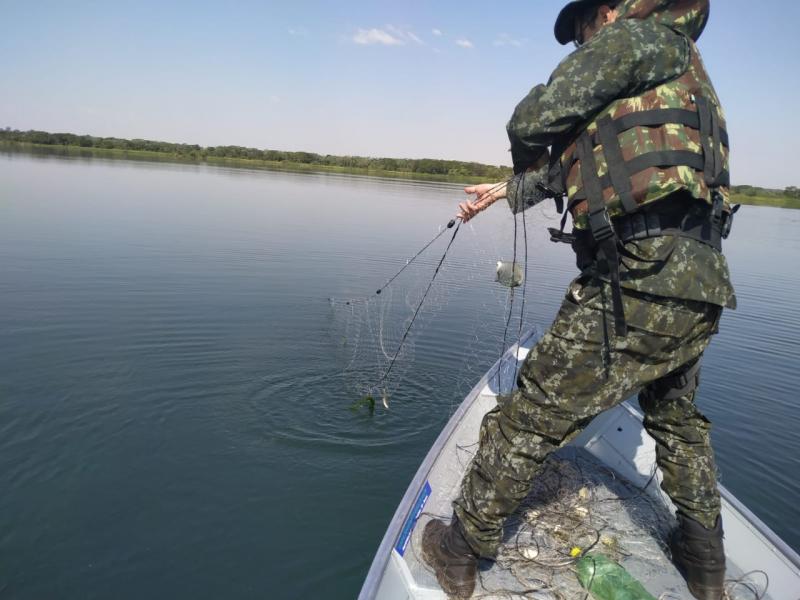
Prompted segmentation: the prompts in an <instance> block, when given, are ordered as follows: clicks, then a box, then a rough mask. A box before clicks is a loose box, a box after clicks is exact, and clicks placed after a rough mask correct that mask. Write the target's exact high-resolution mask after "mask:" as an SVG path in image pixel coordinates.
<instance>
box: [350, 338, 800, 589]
mask: <svg viewBox="0 0 800 600" xmlns="http://www.w3.org/2000/svg"><path fill="white" fill-rule="evenodd" d="M538 338H539V335H538V333H537V332H536V331H535V330H534V331H531V332H529V333H528V334H527V335H525V336H523V338H522V340H521V341H520V343H519V344H517V345H515V346H513V347H512V348H511V349H510V350H509V351H508V352H507V353H506V355H505V356H504V357H503V358H502V359H501V360H500V361H498V363H497V364H495V366H494V367H493V368H492V369H491V370H490V371H489V372H488V373H487V374H486V375H485V376H484V377H483V378H482V379H481V381H480V382H478V384H477V385H476V386H475V387H474V388H473V390H472V391H471V392H470V393H469V394H468V395H467V397H466V398H465V400H464V402H463V403H462V404H461V406H460V407H459V409H458V410H457V411H456V412H455V414H454V415H453V416H452V418H451V419H450V421H449V422H448V424H447V425H446V427H445V428H444V430H443V431H442V433H441V434H440V435H439V438H438V439H437V440H436V443H435V444H434V445H433V447H432V448H431V450H430V452H429V453H428V455H427V457H426V458H425V460H424V461H423V463H422V465H421V466H420V468H419V470H418V471H417V474H416V476H415V477H414V479H413V481H412V482H411V485H410V486H409V487H408V490H407V491H406V493H405V496H404V497H403V499H402V501H401V502H400V505H399V507H398V508H397V511H396V512H395V515H394V518H393V519H392V521H391V523H390V524H389V528H388V529H387V531H386V535H385V536H384V538H383V541H382V542H381V544H380V547H379V548H378V551H377V553H376V555H375V558H374V560H373V562H372V566H371V568H370V570H369V573H368V575H367V578H366V580H365V581H364V585H363V588H362V590H361V594H360V595H359V598H360V600H372V599H377V600H407V599H424V600H434V599H442V598H445V597H446V596H445V594H444V593H443V592H442V590H441V588H440V587H439V586H438V584H437V582H436V579H435V578H434V576H433V574H432V572H431V571H430V569H429V568H428V567H427V566H426V565H425V564H424V563H423V562H422V561H421V558H420V556H421V553H420V551H419V547H420V544H419V538H420V535H421V532H422V529H423V528H424V525H425V523H426V522H427V521H428V520H429V519H430V518H432V517H433V516H437V517H439V518H444V519H449V517H450V515H451V514H452V508H451V503H452V501H453V499H454V498H455V497H456V495H457V493H458V489H459V484H460V481H461V478H462V476H463V474H464V472H465V469H466V467H467V465H468V463H469V460H470V457H471V452H472V449H473V448H474V447H475V446H476V444H477V439H478V431H479V427H480V423H481V419H482V418H483V415H484V414H485V413H486V412H487V411H488V410H490V409H491V408H492V407H493V406H494V405H495V403H496V397H497V395H498V393H501V392H502V393H507V392H508V391H509V390H510V389H511V387H512V386H513V385H514V381H515V379H516V377H515V375H516V372H517V368H518V366H519V364H520V363H521V361H522V360H523V359H524V358H525V356H526V355H527V353H528V351H529V350H530V348H531V347H532V346H533V345H534V344H535V342H536V341H537V340H538ZM659 482H660V473H659V472H658V470H657V468H656V466H655V442H654V441H653V440H652V438H650V437H649V435H647V433H646V432H645V430H644V428H643V427H642V417H641V414H640V413H639V412H638V410H637V408H635V407H634V404H632V403H631V402H630V401H628V402H625V403H623V404H621V405H619V406H618V407H616V408H614V409H612V410H609V411H607V412H605V413H603V414H601V415H600V416H598V417H597V418H596V419H595V420H594V421H593V422H592V423H591V424H590V425H589V426H588V427H587V428H586V429H585V430H584V431H583V432H582V433H581V434H580V435H579V436H578V437H576V438H575V439H574V440H572V441H571V443H570V444H569V445H568V446H567V447H565V448H563V449H562V450H560V451H559V452H558V453H556V455H555V456H554V457H553V458H552V459H550V460H549V461H548V463H546V468H545V471H544V473H543V474H542V476H541V477H540V478H538V479H537V484H536V485H535V486H534V490H533V491H532V493H531V496H530V497H529V498H528V500H527V501H526V502H525V503H523V507H521V509H520V510H519V511H518V512H517V513H516V514H515V516H514V517H512V518H511V519H509V525H507V527H506V531H505V533H504V543H503V546H502V548H501V551H500V554H499V555H498V561H497V562H496V563H488V562H487V563H486V564H485V565H482V567H481V572H480V580H479V582H478V585H477V586H476V590H475V593H474V596H473V597H475V598H553V599H566V600H571V599H572V598H577V599H578V600H583V599H584V598H587V597H588V595H587V593H586V592H585V591H584V590H583V589H582V588H581V587H580V584H579V583H578V579H577V576H576V573H575V564H576V562H577V560H579V557H580V556H581V555H583V554H586V553H600V554H604V555H606V556H609V557H610V558H612V559H614V560H616V561H617V562H619V563H620V564H621V565H622V566H623V567H624V568H625V569H626V570H627V571H628V572H629V573H630V574H631V575H632V576H633V577H635V578H636V579H638V580H639V581H640V582H641V583H642V584H643V585H644V587H645V588H646V589H647V590H648V591H649V592H650V593H651V594H652V595H653V596H654V597H655V598H659V599H660V600H661V599H663V600H677V599H686V600H692V597H691V595H690V594H689V592H688V589H687V588H686V584H685V583H684V581H683V579H682V577H681V576H680V574H679V573H678V572H677V570H676V569H675V568H674V566H673V565H672V563H671V561H670V558H669V551H668V550H667V545H666V543H665V540H666V537H667V536H668V534H669V530H670V529H671V528H672V527H673V526H674V517H673V516H672V514H673V510H672V509H673V507H672V504H671V503H670V501H669V499H668V498H667V497H666V495H665V494H664V493H663V492H662V491H661V489H660V487H659V485H658V484H659ZM720 491H721V494H722V520H723V527H724V530H725V550H726V555H727V573H726V580H727V584H726V591H727V597H728V598H730V599H732V600H739V599H741V600H745V599H747V600H755V599H758V600H761V599H764V600H767V599H771V600H800V556H798V554H797V553H796V552H794V551H793V550H792V549H791V548H790V547H789V546H788V545H786V544H785V543H784V542H783V541H782V540H781V539H780V538H779V537H778V536H777V535H776V534H775V533H774V532H773V531H771V530H770V529H769V528H768V527H767V526H766V525H765V524H764V523H763V522H762V521H760V520H759V519H758V517H756V516H755V515H754V514H753V513H752V512H751V511H750V510H748V509H747V508H746V507H745V506H744V505H742V503H741V502H739V501H738V500H737V499H736V498H735V497H734V496H733V495H732V494H731V493H730V492H729V491H727V490H726V489H725V488H724V487H720Z"/></svg>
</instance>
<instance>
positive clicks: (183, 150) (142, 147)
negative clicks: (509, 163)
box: [0, 128, 511, 183]
mask: <svg viewBox="0 0 800 600" xmlns="http://www.w3.org/2000/svg"><path fill="white" fill-rule="evenodd" d="M0 142H7V143H9V142H10V143H15V144H23V145H28V146H35V147H42V146H49V147H53V148H56V147H60V148H80V149H83V150H87V151H92V152H95V151H102V152H103V153H104V154H108V155H109V156H113V155H115V154H116V155H117V156H120V155H125V156H128V155H130V156H132V157H140V158H148V157H152V158H172V159H177V160H181V161H192V162H196V161H206V162H213V163H220V162H223V163H236V164H248V165H251V166H264V167H270V168H284V169H292V170H313V171H328V172H339V173H355V174H366V175H377V176H382V177H413V178H419V179H429V180H438V181H463V182H475V183H478V182H482V181H501V180H503V179H507V178H508V177H510V176H511V169H510V168H509V167H502V166H500V167H498V166H492V165H484V164H481V163H475V162H462V161H456V160H437V159H432V158H420V159H407V158H370V157H363V156H333V155H330V154H328V155H321V154H314V153H312V152H285V151H282V150H259V149H257V148H244V147H241V146H211V147H207V148H204V147H202V146H198V145H197V144H173V143H170V142H159V141H152V140H138V139H137V140H125V139H120V138H101V137H95V136H90V135H75V134H72V133H48V132H46V131H18V130H15V129H9V128H6V129H0Z"/></svg>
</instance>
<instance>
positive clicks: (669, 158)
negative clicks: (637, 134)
mask: <svg viewBox="0 0 800 600" xmlns="http://www.w3.org/2000/svg"><path fill="white" fill-rule="evenodd" d="M709 145H710V142H709ZM578 159H579V160H581V161H582V160H583V159H582V158H580V157H579V158H578ZM707 162H708V161H707V160H706V157H704V156H703V155H702V154H697V153H696V152H691V151H689V150H665V151H662V152H648V153H647V154H640V155H639V156H637V157H636V158H633V159H631V160H629V161H628V162H627V163H625V164H626V168H627V169H628V172H629V173H630V174H631V175H634V174H636V173H640V172H641V171H644V170H646V169H650V168H653V167H681V166H685V167H691V168H692V169H694V170H695V171H703V172H705V169H706V163H707ZM721 164H722V163H721ZM712 168H713V166H712ZM709 172H710V173H713V171H709ZM581 173H583V167H581ZM711 178H712V181H713V180H714V177H713V174H712V175H711ZM599 180H600V185H601V188H602V189H605V188H607V187H610V186H611V185H612V182H611V177H610V176H609V174H606V175H603V176H602V177H599ZM716 180H717V184H716V185H715V186H714V187H717V186H725V187H727V186H729V185H730V174H729V173H728V171H724V170H723V171H722V172H721V173H720V174H719V176H718V177H717V178H716ZM574 199H575V200H586V199H587V193H586V187H585V185H584V188H583V189H580V190H578V191H577V192H576V194H575V196H574Z"/></svg>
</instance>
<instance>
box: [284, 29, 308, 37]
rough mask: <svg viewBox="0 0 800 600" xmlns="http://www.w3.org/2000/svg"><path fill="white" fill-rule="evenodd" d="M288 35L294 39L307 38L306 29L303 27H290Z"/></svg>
mask: <svg viewBox="0 0 800 600" xmlns="http://www.w3.org/2000/svg"><path fill="white" fill-rule="evenodd" d="M288 33H289V35H292V36H296V37H308V29H306V28H305V27H290V28H289V29H288Z"/></svg>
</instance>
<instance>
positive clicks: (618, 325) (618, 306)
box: [576, 131, 628, 337]
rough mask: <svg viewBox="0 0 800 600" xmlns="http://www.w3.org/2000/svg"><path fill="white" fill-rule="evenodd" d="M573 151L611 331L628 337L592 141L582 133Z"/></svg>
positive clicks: (616, 251) (615, 242)
mask: <svg viewBox="0 0 800 600" xmlns="http://www.w3.org/2000/svg"><path fill="white" fill-rule="evenodd" d="M576 152H577V153H578V159H579V160H580V161H581V177H582V178H583V188H584V189H585V190H586V191H587V193H588V195H589V198H588V203H589V229H590V230H591V232H592V237H593V238H594V241H595V243H596V244H597V266H598V269H599V270H600V272H601V273H604V274H608V276H609V278H610V279H611V306H612V311H613V313H614V331H615V333H616V334H617V336H619V337H625V336H627V335H628V324H627V323H626V322H625V305H624V304H623V302H622V287H621V286H620V275H619V249H618V244H619V240H618V239H617V235H616V232H615V231H614V227H613V226H612V225H611V218H610V217H609V215H608V210H607V209H606V204H605V202H604V201H603V187H602V186H601V184H600V177H599V176H598V175H597V163H596V162H595V160H594V148H593V147H592V138H591V136H590V135H589V133H588V132H586V131H584V132H583V133H582V134H581V135H580V137H579V138H578V141H577V145H576Z"/></svg>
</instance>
